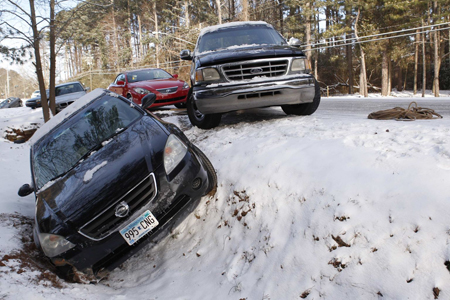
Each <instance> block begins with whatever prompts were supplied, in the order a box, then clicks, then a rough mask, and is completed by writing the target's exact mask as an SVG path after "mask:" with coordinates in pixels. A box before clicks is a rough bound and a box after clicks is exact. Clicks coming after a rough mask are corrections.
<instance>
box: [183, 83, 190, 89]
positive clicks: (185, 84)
mask: <svg viewBox="0 0 450 300" xmlns="http://www.w3.org/2000/svg"><path fill="white" fill-rule="evenodd" d="M188 89H189V84H188V83H187V82H185V83H184V84H183V90H188Z"/></svg>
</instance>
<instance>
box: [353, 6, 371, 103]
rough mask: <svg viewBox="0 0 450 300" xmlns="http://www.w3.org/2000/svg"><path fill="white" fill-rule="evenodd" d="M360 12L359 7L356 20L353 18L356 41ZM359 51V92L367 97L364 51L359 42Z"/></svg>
mask: <svg viewBox="0 0 450 300" xmlns="http://www.w3.org/2000/svg"><path fill="white" fill-rule="evenodd" d="M360 14H361V9H360V8H358V15H357V16H356V20H355V38H356V40H357V41H358V42H359V36H358V20H359V16H360ZM359 53H360V56H361V67H360V74H359V94H360V95H362V96H364V97H368V96H369V93H368V90H367V71H366V54H365V53H364V49H363V47H362V44H359Z"/></svg>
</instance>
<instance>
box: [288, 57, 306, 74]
mask: <svg viewBox="0 0 450 300" xmlns="http://www.w3.org/2000/svg"><path fill="white" fill-rule="evenodd" d="M306 69H307V63H306V59H304V58H300V59H294V60H293V61H292V66H291V71H292V72H298V71H305V70H306Z"/></svg>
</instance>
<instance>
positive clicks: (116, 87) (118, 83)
mask: <svg viewBox="0 0 450 300" xmlns="http://www.w3.org/2000/svg"><path fill="white" fill-rule="evenodd" d="M125 86H126V78H125V74H119V75H117V77H116V79H115V80H114V82H113V83H112V84H111V85H110V87H109V90H111V91H113V92H115V93H117V94H119V95H122V96H124V97H125V96H126V95H125V93H126V88H125Z"/></svg>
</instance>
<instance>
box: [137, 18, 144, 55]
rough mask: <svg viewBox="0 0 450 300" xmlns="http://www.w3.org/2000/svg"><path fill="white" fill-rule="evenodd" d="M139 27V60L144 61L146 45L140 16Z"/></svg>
mask: <svg viewBox="0 0 450 300" xmlns="http://www.w3.org/2000/svg"><path fill="white" fill-rule="evenodd" d="M138 25H139V59H140V60H142V58H143V57H144V43H142V41H143V38H142V24H141V16H140V15H138ZM141 63H142V61H141Z"/></svg>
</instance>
